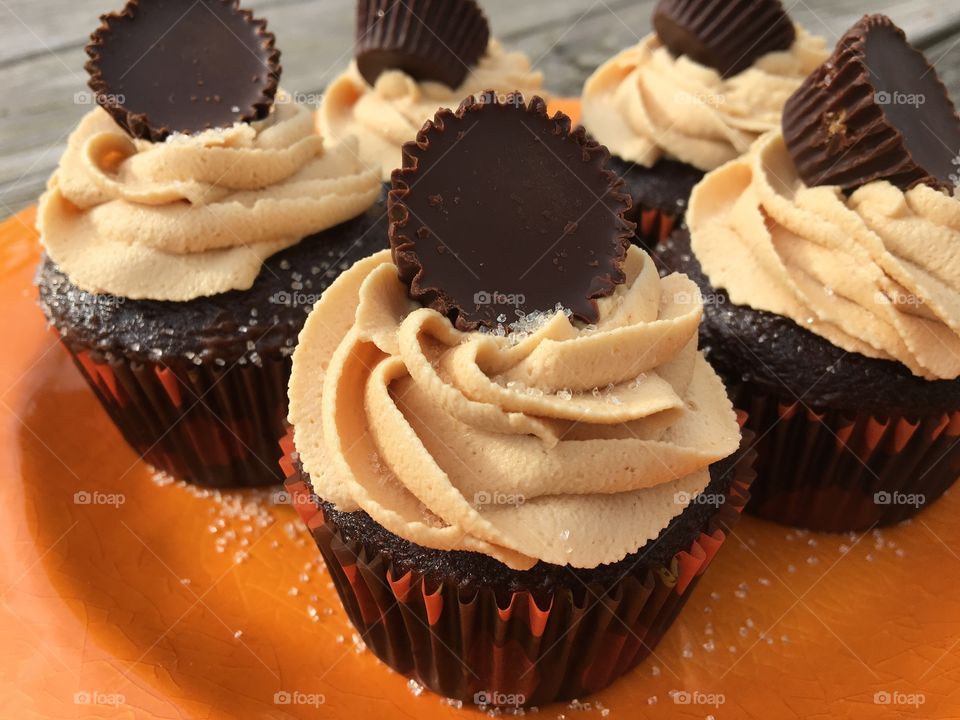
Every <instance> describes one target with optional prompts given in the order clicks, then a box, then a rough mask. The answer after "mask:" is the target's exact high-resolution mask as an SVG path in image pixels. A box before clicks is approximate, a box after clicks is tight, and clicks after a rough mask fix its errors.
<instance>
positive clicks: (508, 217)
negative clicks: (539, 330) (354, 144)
mask: <svg viewBox="0 0 960 720" xmlns="http://www.w3.org/2000/svg"><path fill="white" fill-rule="evenodd" d="M608 160H609V153H608V152H607V150H606V148H604V147H603V146H602V145H600V144H598V143H597V142H595V141H593V140H591V139H589V138H588V137H587V135H586V133H585V131H584V130H583V129H582V128H578V129H577V130H576V131H573V132H571V129H570V119H569V118H568V117H566V116H565V115H563V114H562V113H557V114H556V115H555V116H554V117H552V118H551V117H549V116H548V114H547V109H546V103H545V102H544V101H543V100H542V99H540V98H538V97H534V98H533V99H532V100H531V101H530V104H529V105H526V104H525V103H524V101H523V98H522V97H521V96H519V95H518V94H512V95H508V96H505V97H504V98H498V97H497V95H496V93H494V92H493V91H487V92H486V93H484V94H482V95H480V96H476V97H471V98H468V99H467V100H465V101H464V102H463V104H462V105H461V106H460V108H459V109H458V110H457V111H456V112H453V111H451V110H441V111H439V112H438V113H437V114H436V116H435V118H434V120H432V121H428V122H427V123H426V124H425V125H424V127H423V129H422V130H421V131H420V133H419V134H418V135H417V139H416V142H411V143H407V144H406V145H405V146H404V157H403V167H402V168H400V169H398V170H395V171H394V173H393V189H392V190H391V192H390V194H389V197H388V212H389V221H390V243H391V247H392V248H393V258H394V262H395V263H396V264H397V267H398V269H399V271H400V277H401V280H402V281H403V282H404V283H406V284H407V286H408V287H409V292H410V296H411V297H412V298H413V299H415V300H417V301H419V302H421V303H423V304H424V305H426V306H429V307H432V308H433V309H435V310H437V311H438V312H440V313H442V314H443V315H445V316H447V317H449V318H450V319H451V321H453V322H454V323H455V324H456V326H457V327H458V328H460V329H461V330H473V329H476V328H477V327H479V326H481V325H485V326H488V327H495V326H496V325H497V324H505V323H508V322H514V321H515V320H516V319H517V318H518V316H519V315H520V314H523V313H530V312H534V311H551V310H553V309H554V308H556V307H557V305H561V306H562V307H564V308H566V309H569V310H570V311H572V313H573V316H574V317H576V318H577V319H579V320H582V321H584V322H588V323H589V322H595V321H596V319H597V315H598V312H597V305H596V300H597V298H601V297H605V296H607V295H610V294H611V293H613V291H614V289H615V287H616V285H617V284H619V283H622V282H624V279H625V278H624V273H623V269H622V265H623V262H624V258H625V257H626V252H627V248H628V246H629V244H630V238H631V237H632V235H633V232H634V224H633V223H631V222H630V221H629V220H627V219H625V215H626V213H628V212H629V210H630V207H631V201H630V197H629V195H627V194H626V193H624V192H623V182H622V181H621V180H619V179H618V178H617V177H616V176H615V175H614V174H613V173H611V172H610V171H609V170H608V169H607V161H608Z"/></svg>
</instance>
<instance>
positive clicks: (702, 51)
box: [582, 0, 827, 251]
mask: <svg viewBox="0 0 960 720" xmlns="http://www.w3.org/2000/svg"><path fill="white" fill-rule="evenodd" d="M652 23H653V27H654V32H653V33H651V34H650V35H647V36H646V37H645V38H644V39H643V40H641V41H640V42H639V44H637V45H635V46H634V47H631V48H627V49H626V50H624V51H622V52H621V53H619V54H617V55H616V56H614V57H613V58H611V59H610V60H608V61H607V62H606V63H604V64H603V65H601V66H600V67H599V68H598V69H597V70H596V72H594V73H593V75H591V76H590V78H589V79H588V80H587V82H586V84H585V85H584V88H583V98H582V108H583V120H582V122H583V125H584V127H586V128H587V131H588V132H590V133H591V134H592V135H593V136H594V137H596V138H597V140H598V141H600V142H601V143H603V144H604V145H606V146H608V147H609V148H610V151H611V152H612V153H613V160H612V162H611V169H612V170H613V171H614V172H616V173H617V174H618V175H620V176H622V177H623V178H624V180H625V181H626V184H627V188H628V190H629V191H630V194H631V195H632V197H633V205H634V208H633V215H632V219H633V220H634V221H635V222H636V224H637V238H636V242H638V243H639V244H640V245H641V246H642V247H644V248H647V249H650V250H654V251H655V250H656V246H657V243H658V242H660V241H662V240H664V239H665V238H666V237H667V236H668V235H669V234H670V232H671V231H672V230H673V229H674V228H676V227H678V226H679V224H680V223H682V221H683V216H684V212H685V211H686V207H687V200H688V198H689V196H690V191H691V190H692V189H693V186H694V185H695V184H696V183H697V182H698V181H699V180H700V179H701V178H702V177H703V174H704V173H705V172H708V171H710V170H713V169H715V168H717V167H720V166H721V165H723V164H724V163H725V162H728V161H729V160H733V159H734V158H736V157H738V156H739V155H741V154H742V153H744V152H746V150H747V149H748V148H749V147H750V144H751V143H752V142H753V141H754V140H756V139H757V138H758V137H759V136H760V135H762V134H763V133H764V132H766V131H768V130H771V129H773V128H776V127H778V126H779V124H780V114H781V110H782V108H783V103H784V102H785V101H786V99H787V98H788V97H789V96H790V94H791V93H792V92H793V91H794V90H796V89H797V87H798V86H799V84H800V82H801V81H802V80H803V78H804V77H806V76H807V75H808V74H809V73H810V72H811V71H812V70H813V69H814V68H815V67H816V66H817V65H819V64H820V63H821V62H822V61H823V60H824V59H825V58H826V56H827V52H826V50H825V48H824V42H823V40H822V39H821V38H818V37H814V36H811V35H809V34H807V33H806V32H805V31H804V30H803V28H801V27H800V26H797V25H794V24H793V23H792V22H791V21H790V19H789V17H788V16H787V14H786V12H785V11H784V9H783V6H782V4H781V3H780V0H762V1H761V2H755V1H754V0H736V1H735V2H718V1H717V0H661V1H660V2H659V3H657V6H656V8H655V10H654V14H653V20H652Z"/></svg>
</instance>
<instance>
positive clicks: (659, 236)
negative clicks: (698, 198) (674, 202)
mask: <svg viewBox="0 0 960 720" xmlns="http://www.w3.org/2000/svg"><path fill="white" fill-rule="evenodd" d="M633 212H634V213H635V215H636V219H635V222H636V223H637V232H636V235H635V236H634V244H636V245H638V246H640V247H641V248H643V249H644V250H646V251H647V252H649V253H654V254H656V251H657V245H659V244H660V243H662V242H663V241H664V240H666V239H667V238H668V237H670V233H672V232H673V230H674V228H676V226H677V223H678V221H679V219H680V218H679V216H678V215H676V214H673V213H668V212H666V211H665V210H658V209H656V208H648V207H643V206H634V208H633Z"/></svg>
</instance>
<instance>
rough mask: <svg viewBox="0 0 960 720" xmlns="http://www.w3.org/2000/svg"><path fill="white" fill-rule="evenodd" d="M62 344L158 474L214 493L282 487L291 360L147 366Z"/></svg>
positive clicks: (121, 428) (275, 359)
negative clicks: (214, 489) (220, 489)
mask: <svg viewBox="0 0 960 720" xmlns="http://www.w3.org/2000/svg"><path fill="white" fill-rule="evenodd" d="M61 344H62V345H63V346H64V347H65V348H66V349H67V351H68V352H69V353H70V356H71V357H72V358H73V361H74V363H75V364H76V366H77V369H78V370H79V371H80V374H81V375H83V377H84V379H85V380H86V381H87V383H88V384H89V385H90V387H91V388H92V389H93V391H94V393H95V394H96V396H97V398H98V399H99V400H100V403H101V404H102V405H103V407H104V409H105V410H106V411H107V414H108V415H110V418H111V419H112V420H113V422H114V423H115V424H116V426H117V427H118V428H119V429H120V432H121V434H122V435H123V437H124V439H125V440H126V441H127V443H129V445H130V446H131V447H132V448H133V449H134V450H135V451H136V452H137V454H139V455H140V456H142V457H143V459H144V460H145V461H146V462H148V463H149V464H150V465H153V466H154V467H155V468H157V469H158V470H162V471H163V472H166V473H169V474H170V475H173V476H175V477H177V478H181V479H183V480H187V481H189V482H192V483H196V484H198V485H206V486H211V487H243V486H254V485H272V484H276V483H280V482H282V481H283V475H282V474H281V473H280V471H279V469H278V467H277V462H278V460H279V458H280V452H279V450H278V449H277V442H278V440H279V438H280V437H281V436H282V435H283V433H284V432H285V430H284V421H285V417H286V409H287V399H286V390H287V378H288V377H289V375H290V359H289V358H283V357H277V358H274V359H271V358H269V357H267V356H264V357H263V359H262V362H261V363H260V364H259V365H252V364H249V363H248V364H246V365H242V366H241V365H234V366H232V367H231V366H224V367H217V366H215V364H213V363H209V364H208V363H204V364H202V365H196V364H194V363H193V362H191V361H188V360H185V359H182V360H178V361H176V362H169V363H164V364H161V363H149V362H146V363H143V362H133V361H129V360H126V359H124V358H117V357H116V356H114V355H111V356H110V357H106V356H105V355H104V354H103V353H101V352H99V351H96V350H78V349H73V348H71V347H70V346H69V345H68V344H67V343H61ZM211 365H212V366H211Z"/></svg>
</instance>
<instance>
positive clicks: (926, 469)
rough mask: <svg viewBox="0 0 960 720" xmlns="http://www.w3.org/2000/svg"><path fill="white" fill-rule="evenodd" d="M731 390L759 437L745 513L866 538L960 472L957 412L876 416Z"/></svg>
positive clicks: (939, 491)
mask: <svg viewBox="0 0 960 720" xmlns="http://www.w3.org/2000/svg"><path fill="white" fill-rule="evenodd" d="M729 390H730V393H731V397H732V398H733V402H734V405H735V406H736V407H738V408H740V409H742V410H745V411H746V412H747V413H748V414H749V419H748V420H747V424H746V427H747V428H749V429H750V430H752V431H753V432H754V433H756V436H757V445H756V450H757V454H758V458H757V465H756V470H757V479H756V481H755V482H754V484H753V487H752V488H751V492H750V494H751V498H752V499H751V501H750V504H749V505H748V506H747V512H748V513H750V514H752V515H756V516H758V517H762V518H764V519H766V520H772V521H774V522H778V523H782V524H784V525H791V526H796V527H803V528H807V529H810V530H819V531H827V532H850V531H865V530H868V529H870V528H873V527H876V526H885V525H892V524H894V523H897V522H900V521H902V520H905V519H907V518H909V517H912V516H914V515H916V514H917V513H919V512H920V511H921V510H922V509H923V508H925V507H927V506H929V505H931V504H932V503H933V502H934V501H936V500H937V499H938V498H939V497H940V496H941V495H943V493H944V492H945V491H946V490H947V489H948V488H949V487H950V486H951V485H952V484H953V482H954V480H956V478H957V476H958V475H960V408H958V409H957V410H954V411H951V412H946V413H934V414H930V415H925V416H918V415H876V416H875V415H870V414H866V413H862V414H855V413H849V412H843V411H838V410H824V409H817V408H807V407H804V406H802V405H800V404H797V403H795V402H790V401H785V400H783V399H781V398H779V397H776V396H773V395H769V394H767V393H765V392H763V391H762V390H760V389H759V388H756V387H754V386H752V385H751V384H749V383H744V384H740V385H738V386H735V387H730V388H729Z"/></svg>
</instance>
